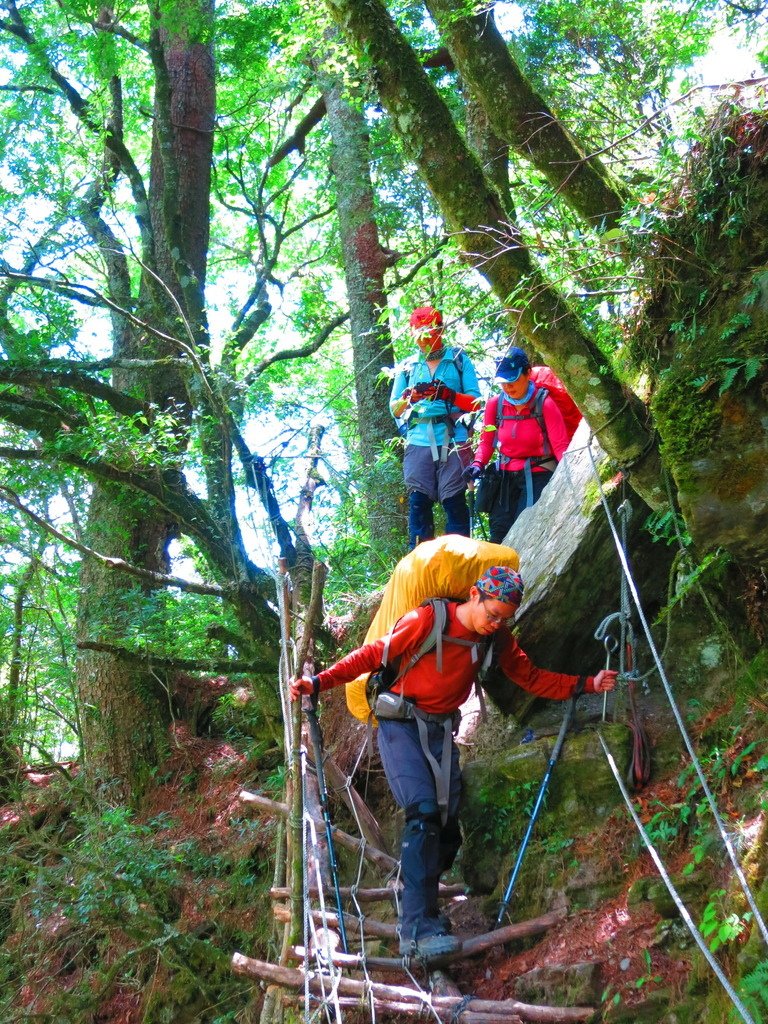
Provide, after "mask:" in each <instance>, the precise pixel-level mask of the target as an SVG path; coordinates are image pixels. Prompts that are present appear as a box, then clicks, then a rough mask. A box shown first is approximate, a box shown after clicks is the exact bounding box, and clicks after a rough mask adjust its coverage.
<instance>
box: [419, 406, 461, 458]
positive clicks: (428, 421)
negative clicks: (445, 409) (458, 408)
mask: <svg viewBox="0 0 768 1024" xmlns="http://www.w3.org/2000/svg"><path fill="white" fill-rule="evenodd" d="M422 423H423V424H425V426H426V428H427V437H428V438H429V447H430V448H431V450H432V459H433V460H434V461H435V462H446V461H447V460H448V450H449V448H450V445H451V442H452V441H453V436H454V434H455V433H456V424H455V423H454V422H453V419H452V418H451V416H449V415H448V414H447V413H446V415H445V416H410V417H409V418H408V429H409V430H410V429H411V427H412V426H414V427H415V426H418V425H419V424H422ZM436 423H444V424H445V440H444V441H443V443H442V444H441V445H440V450H439V451H438V448H437V437H436V436H435V424H436Z"/></svg>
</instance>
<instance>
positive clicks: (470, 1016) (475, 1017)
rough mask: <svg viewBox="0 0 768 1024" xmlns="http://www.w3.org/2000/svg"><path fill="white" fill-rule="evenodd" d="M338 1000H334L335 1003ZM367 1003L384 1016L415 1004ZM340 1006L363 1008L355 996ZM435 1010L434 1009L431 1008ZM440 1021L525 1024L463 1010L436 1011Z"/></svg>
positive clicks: (291, 1000) (293, 1000)
mask: <svg viewBox="0 0 768 1024" xmlns="http://www.w3.org/2000/svg"><path fill="white" fill-rule="evenodd" d="M335 1001H336V1000H334V1002H335ZM285 1002H286V1004H291V1005H294V1006H299V1005H301V1004H302V1002H303V1000H302V998H300V997H298V996H296V995H292V996H287V997H286V999H285ZM318 1002H319V1000H318ZM365 1003H366V1005H367V1006H370V1005H371V1003H372V1004H373V1008H374V1010H376V1011H377V1012H378V1013H380V1014H382V1015H384V1014H387V1013H413V1012H414V1005H415V1004H414V1003H412V1002H411V1003H406V1002H399V1003H398V1002H394V1001H393V1000H391V999H380V998H378V997H377V996H373V998H372V999H369V998H366V1000H365ZM338 1004H339V1006H341V1007H344V1008H349V1009H355V1008H357V1009H358V1010H359V1009H360V1007H361V1002H360V999H357V998H355V997H353V996H341V997H338ZM431 1009H434V1007H431ZM435 1012H436V1013H437V1017H438V1019H439V1020H444V1021H446V1022H450V1024H452V1022H453V1021H457V1022H459V1024H524V1021H523V1018H522V1017H518V1016H517V1014H514V1015H513V1016H507V1015H500V1014H499V1013H475V1012H474V1011H473V1010H462V1011H461V1012H460V1013H458V1014H456V1015H454V1013H455V1011H454V1010H442V1011H435Z"/></svg>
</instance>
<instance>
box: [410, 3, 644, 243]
mask: <svg viewBox="0 0 768 1024" xmlns="http://www.w3.org/2000/svg"><path fill="white" fill-rule="evenodd" d="M426 5H427V7H428V9H429V12H430V14H431V15H432V17H433V18H434V19H435V22H436V24H437V27H438V29H439V30H440V34H441V36H442V37H443V39H444V40H445V43H446V45H447V46H448V49H449V50H450V52H451V56H452V57H453V60H454V62H455V64H456V67H457V68H458V70H459V73H460V74H461V77H462V78H463V80H464V82H465V83H466V84H467V85H468V86H469V89H470V91H471V92H472V94H473V96H474V97H475V98H476V100H477V101H478V102H479V103H480V104H481V106H482V107H483V109H484V110H485V111H486V113H487V115H488V120H489V122H490V124H491V126H492V127H493V129H494V131H495V132H496V134H497V135H499V136H500V137H501V138H502V139H505V140H506V141H507V142H508V143H509V144H510V146H512V147H513V148H514V150H515V151H516V152H517V153H519V154H520V155H521V156H523V157H525V158H526V159H527V160H529V161H530V162H531V163H532V164H533V165H534V167H536V168H537V169H538V170H539V171H541V173H542V174H544V175H545V177H546V178H547V180H548V181H549V183H550V185H551V186H552V188H553V189H554V190H555V192H556V193H557V194H558V195H560V196H562V198H563V199H564V200H565V201H566V202H567V203H568V204H569V205H570V206H572V207H573V208H574V209H575V210H576V211H577V212H578V213H580V214H581V216H582V217H584V219H585V220H586V221H588V222H589V224H590V225H591V226H592V227H595V228H597V229H602V230H605V228H606V227H611V226H614V225H615V224H616V222H617V218H618V217H619V215H620V214H621V211H622V209H623V207H624V202H625V198H626V190H625V189H624V187H623V185H622V184H621V183H620V182H619V181H618V180H617V179H616V178H614V176H613V175H612V174H611V173H610V172H609V171H608V170H607V169H606V168H605V167H604V166H603V165H602V164H601V162H600V161H599V160H598V159H597V158H596V157H588V156H587V154H586V153H585V152H584V150H583V149H582V148H581V146H579V144H578V143H577V141H576V140H575V139H574V138H573V136H572V135H571V134H570V132H569V131H568V129H567V128H565V127H564V126H563V125H562V124H560V122H559V121H558V120H557V118H556V117H555V115H554V113H553V112H552V110H551V109H550V107H549V105H548V104H547V102H546V101H545V99H544V98H543V97H542V96H539V95H538V94H537V93H536V92H535V90H534V89H533V87H532V85H531V83H530V82H529V81H528V79H527V78H526V76H525V74H524V72H523V71H522V69H521V68H520V66H519V65H518V64H517V62H516V61H515V59H514V58H513V56H512V54H511V53H510V50H509V47H508V46H507V44H506V43H505V42H504V39H503V37H502V35H501V33H500V32H499V30H498V28H497V27H496V22H495V21H494V17H493V9H492V7H486V8H484V9H483V11H482V13H480V14H471V15H467V14H466V13H465V12H466V10H467V7H466V4H464V3H463V2H462V0H426Z"/></svg>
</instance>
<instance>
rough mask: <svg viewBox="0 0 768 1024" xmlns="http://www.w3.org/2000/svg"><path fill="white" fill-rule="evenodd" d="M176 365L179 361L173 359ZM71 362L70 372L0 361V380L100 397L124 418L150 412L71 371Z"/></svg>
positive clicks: (114, 391) (114, 389)
mask: <svg viewBox="0 0 768 1024" xmlns="http://www.w3.org/2000/svg"><path fill="white" fill-rule="evenodd" d="M176 362H178V360H176ZM74 365H75V364H74V363H73V364H72V366H73V368H72V369H66V370H64V369H61V370H58V369H47V368H44V367H41V366H40V365H39V364H38V365H37V366H30V365H26V366H24V365H19V364H18V363H15V362H13V361H12V360H7V361H5V362H0V381H3V382H7V383H9V384H30V385H42V386H43V387H64V388H70V389H71V390H72V391H76V392H78V393H79V394H84V395H91V397H93V398H100V399H102V400H103V401H104V402H106V403H107V404H108V405H110V406H111V407H112V408H113V409H114V410H115V411H116V412H119V413H122V414H124V415H127V416H133V415H135V414H136V413H142V412H143V413H147V412H149V408H150V407H149V405H148V404H147V403H146V402H140V401H138V399H135V398H131V397H130V396H129V395H126V394H123V392H122V391H118V390H117V389H116V388H113V387H111V386H110V385H109V384H105V383H104V382H103V381H100V380H94V379H93V378H92V377H89V376H87V375H86V374H85V373H81V372H79V371H78V370H77V369H74Z"/></svg>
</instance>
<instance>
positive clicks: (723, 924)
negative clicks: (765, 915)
mask: <svg viewBox="0 0 768 1024" xmlns="http://www.w3.org/2000/svg"><path fill="white" fill-rule="evenodd" d="M724 896H725V889H717V890H716V891H715V892H713V893H712V894H711V895H710V897H709V902H708V903H707V905H706V907H705V908H704V913H703V914H702V915H701V921H699V930H700V932H701V934H702V935H703V936H704V938H705V939H709V948H710V949H711V950H712V952H713V953H716V952H717V950H718V949H720V947H721V946H724V945H727V944H728V943H729V942H733V941H734V939H737V938H738V937H739V936H740V935H741V934H742V933H743V931H744V929H745V928H746V926H747V924H748V923H749V921H751V919H752V913H751V911H748V912H747V913H746V914H744V915H743V916H739V914H736V913H728V912H727V910H726V909H725V907H724V903H723V897H724Z"/></svg>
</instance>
